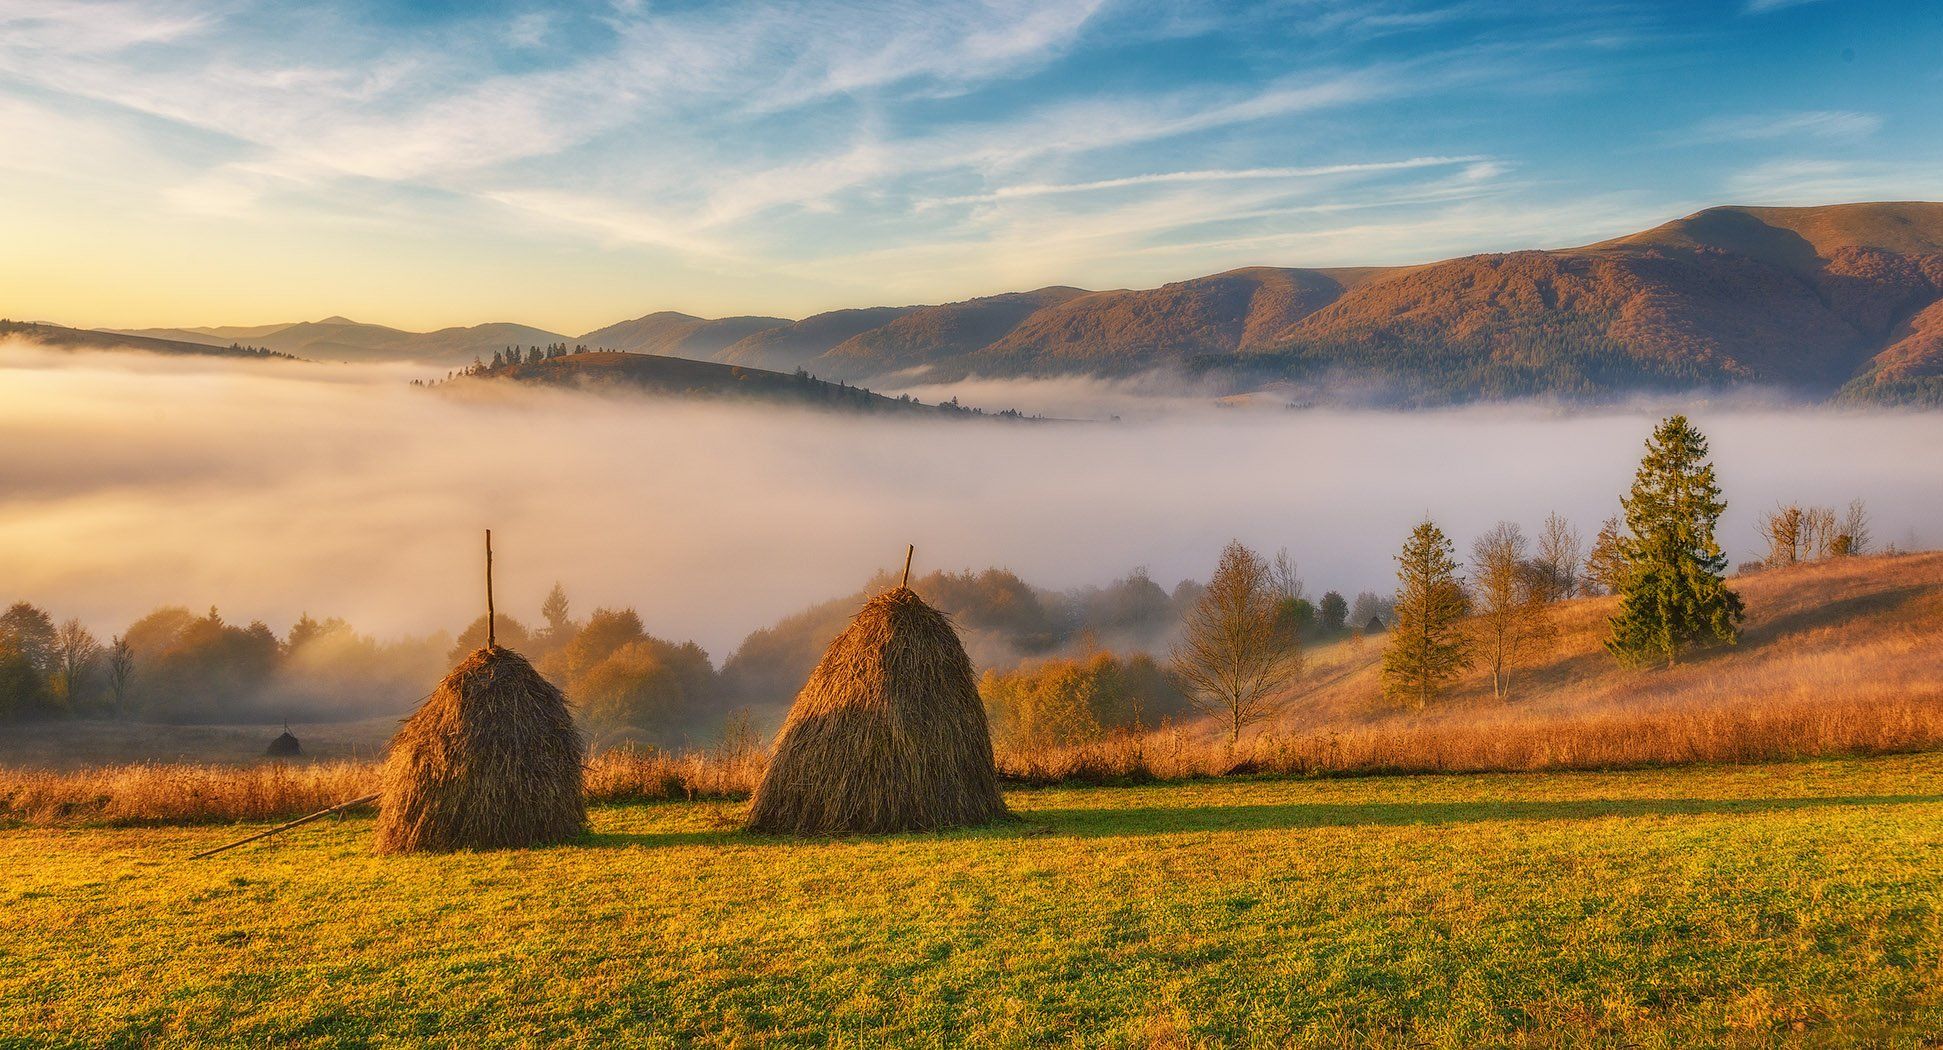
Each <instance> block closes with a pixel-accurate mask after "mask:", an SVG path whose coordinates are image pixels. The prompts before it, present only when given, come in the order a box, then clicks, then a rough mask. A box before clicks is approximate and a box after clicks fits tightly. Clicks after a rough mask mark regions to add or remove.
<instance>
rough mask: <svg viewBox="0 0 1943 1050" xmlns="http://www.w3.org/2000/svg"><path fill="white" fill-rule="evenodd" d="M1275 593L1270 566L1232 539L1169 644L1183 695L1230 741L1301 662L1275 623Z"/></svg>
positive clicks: (1267, 708)
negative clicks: (1225, 730)
mask: <svg viewBox="0 0 1943 1050" xmlns="http://www.w3.org/2000/svg"><path fill="white" fill-rule="evenodd" d="M1279 600H1280V592H1279V589H1278V587H1277V583H1276V580H1275V573H1274V570H1272V569H1271V568H1270V567H1269V565H1268V564H1267V563H1266V562H1264V561H1263V560H1262V558H1261V556H1260V555H1258V554H1256V553H1255V552H1254V551H1251V550H1249V549H1248V548H1247V547H1245V546H1243V545H1242V544H1241V543H1240V541H1236V542H1232V543H1230V544H1228V546H1227V548H1226V549H1225V550H1223V551H1222V552H1221V564H1220V565H1219V566H1218V567H1217V568H1216V569H1215V572H1214V578H1213V579H1211V580H1209V581H1208V588H1207V591H1206V592H1205V593H1203V594H1202V595H1201V599H1200V601H1199V602H1197V603H1196V604H1195V606H1194V610H1193V612H1191V613H1189V614H1188V617H1187V622H1186V623H1185V624H1184V625H1183V629H1182V638H1181V641H1180V644H1179V645H1177V646H1175V648H1174V654H1173V662H1174V671H1175V673H1176V674H1178V675H1179V676H1180V678H1181V681H1182V683H1183V684H1184V685H1186V687H1187V694H1188V698H1189V699H1190V700H1192V701H1193V703H1194V706H1196V707H1198V708H1200V709H1201V710H1203V711H1206V712H1207V713H1209V714H1212V715H1215V716H1218V717H1219V718H1220V719H1221V720H1222V721H1223V722H1224V723H1225V724H1226V725H1227V727H1228V741H1229V743H1231V744H1232V743H1235V742H1237V741H1239V740H1240V739H1241V731H1242V730H1243V729H1244V728H1246V727H1247V726H1250V725H1252V724H1254V723H1256V722H1259V721H1261V720H1262V719H1264V718H1267V717H1268V716H1269V715H1271V714H1273V713H1274V701H1275V700H1276V694H1277V693H1278V692H1279V691H1280V690H1281V689H1282V687H1283V686H1285V685H1287V684H1288V683H1289V682H1290V681H1291V680H1292V679H1294V677H1295V676H1296V675H1297V674H1298V673H1299V672H1300V671H1301V669H1302V653H1301V650H1300V649H1299V648H1298V645H1297V642H1296V639H1295V636H1294V635H1293V634H1292V633H1291V632H1288V631H1284V630H1282V629H1281V627H1280V624H1278V623H1277V620H1276V608H1277V604H1278V602H1279Z"/></svg>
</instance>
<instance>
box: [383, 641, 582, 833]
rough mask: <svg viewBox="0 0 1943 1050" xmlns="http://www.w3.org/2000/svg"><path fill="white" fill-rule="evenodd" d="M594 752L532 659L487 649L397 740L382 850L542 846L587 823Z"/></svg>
mask: <svg viewBox="0 0 1943 1050" xmlns="http://www.w3.org/2000/svg"><path fill="white" fill-rule="evenodd" d="M586 759H587V745H586V743H585V742H584V741H582V740H581V738H580V731H579V729H578V728H576V727H575V726H574V724H573V716H572V715H570V714H569V713H568V711H567V698H566V697H565V696H563V695H561V693H560V690H558V689H556V688H554V686H553V684H552V683H551V682H548V681H547V680H546V679H545V678H542V677H541V676H540V673H539V672H538V671H535V670H534V669H533V665H532V664H530V663H527V662H526V658H525V657H523V656H521V655H519V654H518V653H516V652H513V651H512V650H511V649H503V648H500V647H499V646H496V645H490V644H489V645H487V646H486V647H485V648H483V649H479V650H476V651H474V652H473V654H472V655H471V656H468V657H466V658H465V660H464V661H463V662H461V663H460V664H459V666H458V667H456V668H454V669H453V670H452V673H451V674H448V675H446V676H445V680H444V681H443V682H440V683H439V687H438V689H436V690H434V691H433V693H432V695H431V696H430V697H428V698H427V699H426V701H425V703H424V704H422V705H421V706H420V707H419V709H418V711H417V712H416V713H414V714H413V715H412V716H411V718H410V719H409V720H407V721H406V722H405V725H404V727H403V728H401V729H400V730H399V731H398V735H397V736H396V737H394V738H392V741H391V752H390V755H389V756H388V757H387V758H386V760H385V772H384V781H383V797H382V799H381V801H380V802H379V804H378V805H379V810H378V830H377V836H378V850H379V852H381V853H404V852H409V851H414V850H452V849H492V848H502V847H509V846H539V845H544V844H547V843H553V842H561V841H564V840H567V839H571V838H573V837H574V836H576V835H578V834H580V832H581V831H582V829H584V828H585V827H586V823H587V807H586V803H585V801H584V799H583V797H582V786H583V785H582V767H583V765H584V764H585V762H586Z"/></svg>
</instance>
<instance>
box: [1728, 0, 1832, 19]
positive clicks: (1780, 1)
mask: <svg viewBox="0 0 1943 1050" xmlns="http://www.w3.org/2000/svg"><path fill="white" fill-rule="evenodd" d="M1821 2H1822V0H1747V4H1746V6H1744V7H1743V8H1742V9H1741V10H1743V11H1746V12H1747V13H1748V14H1750V15H1765V14H1768V13H1770V12H1773V11H1780V10H1783V9H1785V8H1790V7H1806V6H1807V5H1809V4H1817V3H1821Z"/></svg>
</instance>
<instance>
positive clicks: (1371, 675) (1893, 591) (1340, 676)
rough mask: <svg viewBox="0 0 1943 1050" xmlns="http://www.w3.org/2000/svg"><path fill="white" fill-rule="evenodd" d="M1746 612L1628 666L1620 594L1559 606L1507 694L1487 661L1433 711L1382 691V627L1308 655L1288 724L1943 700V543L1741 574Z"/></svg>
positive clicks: (1737, 580) (1496, 721) (1445, 721)
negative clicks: (1610, 646) (1687, 652)
mask: <svg viewBox="0 0 1943 1050" xmlns="http://www.w3.org/2000/svg"><path fill="white" fill-rule="evenodd" d="M1732 586H1733V587H1734V589H1735V590H1737V591H1739V592H1740V593H1741V595H1742V597H1743V598H1744V599H1745V600H1746V603H1747V610H1748V617H1747V623H1746V624H1745V625H1744V627H1743V629H1742V634H1741V641H1740V644H1739V645H1737V646H1733V647H1731V648H1720V649H1713V650H1708V651H1704V652H1700V653H1696V654H1694V655H1693V656H1692V657H1691V658H1689V659H1687V660H1685V661H1683V662H1682V663H1681V664H1680V665H1679V666H1678V667H1675V668H1674V669H1672V670H1665V669H1654V670H1645V671H1641V670H1633V669H1629V668H1625V667H1621V666H1620V665H1619V664H1618V663H1617V662H1616V661H1614V660H1613V658H1612V657H1611V656H1610V655H1609V654H1608V653H1607V652H1606V651H1605V648H1604V643H1605V639H1606V637H1607V620H1608V619H1609V618H1610V617H1611V615H1612V614H1613V612H1614V610H1615V609H1616V608H1617V604H1618V599H1616V598H1610V597H1606V598H1587V599H1576V600H1572V601H1567V602H1563V603H1560V604H1559V605H1557V606H1555V607H1554V614H1553V619H1552V626H1553V629H1554V631H1555V632H1556V633H1555V636H1554V637H1553V639H1552V640H1551V642H1550V644H1549V645H1547V646H1545V647H1544V648H1543V649H1542V650H1541V651H1540V652H1539V653H1538V654H1537V655H1536V656H1535V657H1534V658H1533V659H1532V660H1531V661H1530V662H1528V663H1527V664H1526V665H1524V666H1521V667H1518V668H1516V669H1514V670H1513V672H1512V679H1511V683H1512V692H1511V696H1510V698H1509V700H1508V701H1506V702H1499V701H1497V700H1495V699H1493V698H1492V694H1491V684H1490V679H1489V677H1488V675H1487V673H1486V672H1485V671H1484V670H1483V669H1482V668H1473V669H1472V671H1471V672H1470V673H1469V675H1468V676H1467V677H1465V678H1464V679H1463V680H1461V681H1460V682H1459V683H1458V684H1457V686H1456V687H1455V688H1454V689H1453V690H1451V692H1450V693H1449V694H1448V695H1447V696H1446V697H1445V698H1444V699H1442V700H1440V701H1438V702H1437V703H1436V704H1435V705H1433V706H1432V707H1431V708H1430V709H1428V710H1426V711H1423V712H1416V711H1411V710H1408V709H1406V708H1400V707H1398V706H1395V705H1392V704H1390V703H1388V702H1386V701H1385V700H1383V699H1382V677H1381V674H1382V669H1381V661H1382V642H1383V639H1382V636H1381V635H1378V636H1374V637H1371V638H1368V639H1360V640H1359V639H1351V640H1348V641H1344V642H1341V643H1338V644H1335V645H1332V646H1328V647H1325V648H1322V649H1320V650H1317V651H1316V652H1315V653H1313V654H1312V656H1313V659H1312V661H1311V668H1310V672H1309V676H1308V678H1307V679H1306V680H1305V681H1304V682H1303V683H1302V685H1301V686H1300V687H1299V688H1298V690H1297V695H1296V696H1294V697H1293V698H1292V699H1291V701H1290V706H1289V708H1288V712H1289V713H1288V720H1287V722H1286V723H1285V728H1287V729H1291V730H1307V729H1317V728H1325V727H1338V728H1349V727H1365V726H1378V727H1384V726H1389V727H1395V726H1399V725H1401V724H1403V723H1409V724H1412V725H1415V726H1421V727H1428V728H1431V729H1435V728H1439V727H1442V728H1452V729H1454V728H1456V727H1458V726H1459V725H1471V726H1483V727H1486V730H1485V731H1486V732H1487V733H1489V732H1497V731H1501V730H1503V729H1504V728H1505V727H1507V726H1508V725H1510V724H1512V723H1533V724H1535V723H1540V722H1550V721H1556V720H1560V719H1576V718H1589V717H1603V716H1609V715H1615V714H1626V715H1644V714H1649V713H1654V712H1666V711H1699V710H1714V709H1721V708H1726V707H1731V706H1735V705H1743V704H1765V705H1772V706H1775V707H1781V706H1786V705H1789V704H1794V703H1804V704H1829V705H1835V704H1844V703H1857V704H1865V705H1866V704H1876V703H1879V704H1885V705H1889V704H1894V705H1905V704H1915V703H1929V704H1935V705H1943V660H1939V659H1938V658H1937V650H1936V639H1938V638H1939V637H1943V552H1933V551H1932V552H1925V553H1921V554H1908V555H1899V556H1893V557H1865V558H1844V559H1832V560H1829V561H1825V562H1821V563H1817V564H1813V565H1800V566H1796V567H1793V568H1788V569H1777V570H1772V571H1769V572H1762V573H1756V574H1753V575H1743V576H1737V577H1734V578H1733V580H1732Z"/></svg>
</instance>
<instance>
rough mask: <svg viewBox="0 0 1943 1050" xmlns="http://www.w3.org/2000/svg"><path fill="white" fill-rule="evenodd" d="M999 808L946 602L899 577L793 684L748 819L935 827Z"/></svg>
mask: <svg viewBox="0 0 1943 1050" xmlns="http://www.w3.org/2000/svg"><path fill="white" fill-rule="evenodd" d="M1004 815H1005V803H1004V801H1003V800H1002V799H1000V797H999V791H998V775H997V772H996V770H995V769H994V767H993V763H992V734H991V729H990V728H989V727H988V726H987V725H986V723H985V707H984V705H983V704H982V703H980V701H979V699H978V686H977V683H976V682H974V681H973V679H972V669H971V661H970V660H969V659H967V658H966V656H965V647H964V646H963V645H962V644H960V643H959V641H958V635H957V632H955V631H953V630H952V628H951V621H950V620H948V619H946V618H945V616H944V614H943V613H940V612H938V611H937V610H936V609H933V608H931V607H930V606H929V605H926V604H925V603H924V601H923V600H922V599H920V598H919V597H918V596H917V594H916V592H914V591H912V590H910V589H909V588H908V587H900V588H898V589H897V590H894V591H891V592H890V593H888V594H883V595H880V596H878V597H876V598H874V599H872V600H871V601H870V603H869V604H867V605H865V606H864V609H863V611H862V612H861V613H859V614H857V618H856V620H854V621H852V623H851V624H850V626H849V627H848V628H847V629H846V630H845V631H844V632H843V633H842V634H841V635H838V636H837V640H836V641H834V642H832V643H830V648H829V650H828V651H827V652H825V653H824V654H823V660H822V662H821V663H819V664H817V665H816V671H815V673H813V674H811V675H810V680H809V683H808V684H807V685H805V686H804V687H803V691H802V692H801V693H799V694H798V695H797V697H796V704H795V706H794V707H792V708H790V711H789V720H788V721H787V722H785V723H784V724H783V731H782V734H781V736H779V737H778V738H777V740H776V747H775V751H774V755H773V757H771V759H770V761H769V768H768V771H767V772H766V773H764V774H763V778H762V783H761V785H760V786H758V787H757V788H756V797H755V801H754V803H753V804H752V805H751V806H750V811H749V827H750V828H751V829H752V830H755V831H766V832H772V833H779V834H796V835H832V834H842V833H846V832H862V833H873V832H893V831H931V830H936V829H939V828H950V827H958V826H962V825H966V824H982V823H985V822H987V821H990V820H994V819H997V818H999V817H1002V816H1004Z"/></svg>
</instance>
